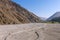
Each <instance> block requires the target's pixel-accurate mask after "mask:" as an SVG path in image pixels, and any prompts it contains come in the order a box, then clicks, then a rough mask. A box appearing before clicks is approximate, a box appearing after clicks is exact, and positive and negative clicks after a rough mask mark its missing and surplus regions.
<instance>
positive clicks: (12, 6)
mask: <svg viewBox="0 0 60 40" xmlns="http://www.w3.org/2000/svg"><path fill="white" fill-rule="evenodd" d="M41 21H42V20H41V19H40V18H39V17H38V16H36V15H35V14H33V13H31V12H29V11H28V10H26V9H25V8H23V7H21V6H20V5H18V4H16V3H15V2H12V1H11V0H0V24H20V23H39V22H41Z"/></svg>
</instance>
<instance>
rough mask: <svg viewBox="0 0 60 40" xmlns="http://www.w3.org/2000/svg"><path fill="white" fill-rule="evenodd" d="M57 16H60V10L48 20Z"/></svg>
mask: <svg viewBox="0 0 60 40" xmlns="http://www.w3.org/2000/svg"><path fill="white" fill-rule="evenodd" d="M56 17H60V12H56V13H55V14H53V15H52V16H51V17H50V18H48V20H51V19H53V18H56Z"/></svg>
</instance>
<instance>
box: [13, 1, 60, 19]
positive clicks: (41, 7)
mask: <svg viewBox="0 0 60 40" xmlns="http://www.w3.org/2000/svg"><path fill="white" fill-rule="evenodd" d="M13 1H14V2H16V3H17V4H19V5H21V6H22V7H24V8H26V9H27V10H29V11H31V12H33V13H34V14H36V15H37V16H39V17H45V18H48V17H50V16H51V15H53V14H54V13H55V12H57V11H60V0H13Z"/></svg>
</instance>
